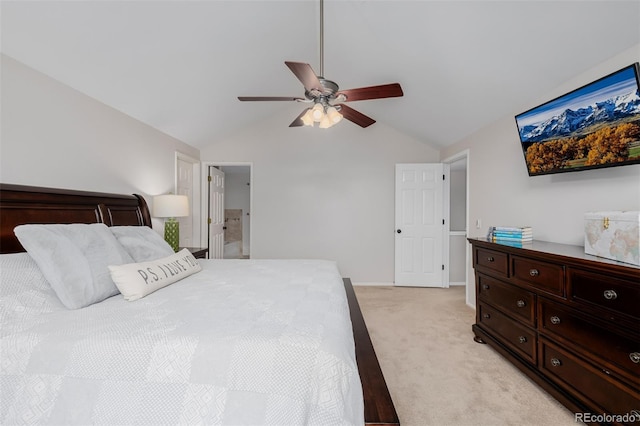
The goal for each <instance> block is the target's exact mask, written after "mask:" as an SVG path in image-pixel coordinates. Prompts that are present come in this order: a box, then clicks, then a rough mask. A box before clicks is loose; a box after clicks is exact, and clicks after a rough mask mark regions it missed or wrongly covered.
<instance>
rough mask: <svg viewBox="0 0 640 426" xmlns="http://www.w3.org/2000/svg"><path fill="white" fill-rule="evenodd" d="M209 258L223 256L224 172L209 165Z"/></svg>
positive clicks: (220, 257)
mask: <svg viewBox="0 0 640 426" xmlns="http://www.w3.org/2000/svg"><path fill="white" fill-rule="evenodd" d="M208 180H209V259H222V258H223V256H224V172H223V171H221V170H218V169H216V168H215V167H209V178H208Z"/></svg>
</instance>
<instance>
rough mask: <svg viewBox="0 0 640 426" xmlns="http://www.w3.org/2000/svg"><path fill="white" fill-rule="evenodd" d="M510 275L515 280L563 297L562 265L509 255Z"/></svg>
mask: <svg viewBox="0 0 640 426" xmlns="http://www.w3.org/2000/svg"><path fill="white" fill-rule="evenodd" d="M511 259H512V260H511V261H512V265H513V269H512V276H513V279H514V280H515V281H517V282H520V283H523V284H527V285H532V286H534V287H536V289H539V290H542V291H547V292H549V293H552V294H555V295H558V296H562V297H564V267H563V266H562V265H556V264H555V263H547V262H543V261H539V260H535V259H528V258H524V257H519V256H512V257H511Z"/></svg>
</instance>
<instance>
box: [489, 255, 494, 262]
mask: <svg viewBox="0 0 640 426" xmlns="http://www.w3.org/2000/svg"><path fill="white" fill-rule="evenodd" d="M493 261H495V259H494V258H493V256H489V257H487V262H493Z"/></svg>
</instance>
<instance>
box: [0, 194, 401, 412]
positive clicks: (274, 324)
mask: <svg viewBox="0 0 640 426" xmlns="http://www.w3.org/2000/svg"><path fill="white" fill-rule="evenodd" d="M76 223H77V224H104V225H106V226H107V227H110V229H111V230H115V229H116V228H119V227H120V228H122V227H124V228H129V227H145V226H146V227H150V225H151V217H150V214H149V210H148V208H147V205H146V203H145V200H144V198H143V197H141V196H138V195H121V194H105V193H96V192H85V191H72V190H61V189H51V188H39V187H27V186H19V185H7V184H0V250H1V252H2V255H1V256H0V260H1V262H0V266H1V267H2V284H1V287H0V290H1V291H0V299H1V300H0V315H1V320H2V330H1V333H2V334H1V337H2V341H1V342H0V345H1V346H0V349H1V351H2V352H1V353H2V361H1V364H0V423H2V424H12V423H22V424H62V423H64V424H87V423H92V424H363V423H364V424H389V425H392V424H399V421H398V417H397V414H396V411H395V408H394V406H393V402H392V400H391V397H390V395H389V392H388V389H387V386H386V383H385V380H384V377H383V375H382V371H381V370H380V366H379V364H378V361H377V358H376V355H375V352H374V350H373V346H372V344H371V340H370V338H369V334H368V331H367V328H366V325H365V323H364V320H363V317H362V314H361V312H360V308H359V306H358V303H357V300H356V298H355V293H354V291H353V287H352V286H351V282H350V280H349V279H342V278H341V277H340V275H339V273H338V270H337V267H336V265H335V263H334V262H329V261H320V260H248V261H247V260H200V261H199V262H197V263H199V265H198V267H199V268H200V269H201V271H200V270H199V271H198V272H197V273H194V274H193V275H191V276H188V277H186V278H184V279H182V280H180V281H178V282H176V283H173V284H171V285H169V286H166V287H164V288H162V289H161V290H158V291H155V292H152V293H150V294H148V295H145V296H144V297H142V298H141V299H140V300H136V301H127V300H125V299H124V298H123V297H122V296H121V295H116V296H113V297H107V298H106V299H105V300H102V301H100V302H98V303H94V304H91V305H90V306H87V307H84V308H82V309H71V310H70V309H67V308H66V307H65V306H63V305H62V304H61V303H60V298H59V297H57V295H56V294H55V292H54V291H52V289H51V286H48V285H47V281H46V280H45V279H44V278H43V276H42V273H41V272H40V270H39V268H38V267H37V265H35V263H34V261H33V259H31V258H30V256H29V255H28V254H26V253H24V248H23V246H22V244H21V243H20V241H18V239H17V238H16V236H15V234H14V232H13V230H14V228H15V227H16V226H18V225H24V224H76ZM100 226H102V225H100ZM139 229H142V228H139ZM123 294H125V295H126V293H123ZM125 297H126V296H125Z"/></svg>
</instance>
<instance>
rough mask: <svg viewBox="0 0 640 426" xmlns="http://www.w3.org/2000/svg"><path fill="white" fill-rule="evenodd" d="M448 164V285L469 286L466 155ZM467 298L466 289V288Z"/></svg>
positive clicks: (462, 154)
mask: <svg viewBox="0 0 640 426" xmlns="http://www.w3.org/2000/svg"><path fill="white" fill-rule="evenodd" d="M443 162H444V163H448V164H449V165H450V169H449V171H450V174H449V176H450V182H449V183H450V186H449V285H451V286H455V285H460V286H463V285H467V284H468V279H467V278H468V277H467V276H468V263H469V248H468V244H467V234H468V223H469V220H468V216H469V214H468V210H469V208H468V200H469V197H468V185H469V178H468V170H467V169H468V164H469V152H468V150H465V151H462V152H460V153H458V154H456V155H454V156H452V157H449V158H447V159H445V160H444V161H443ZM466 293H467V299H468V294H469V289H468V288H467V292H466Z"/></svg>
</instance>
